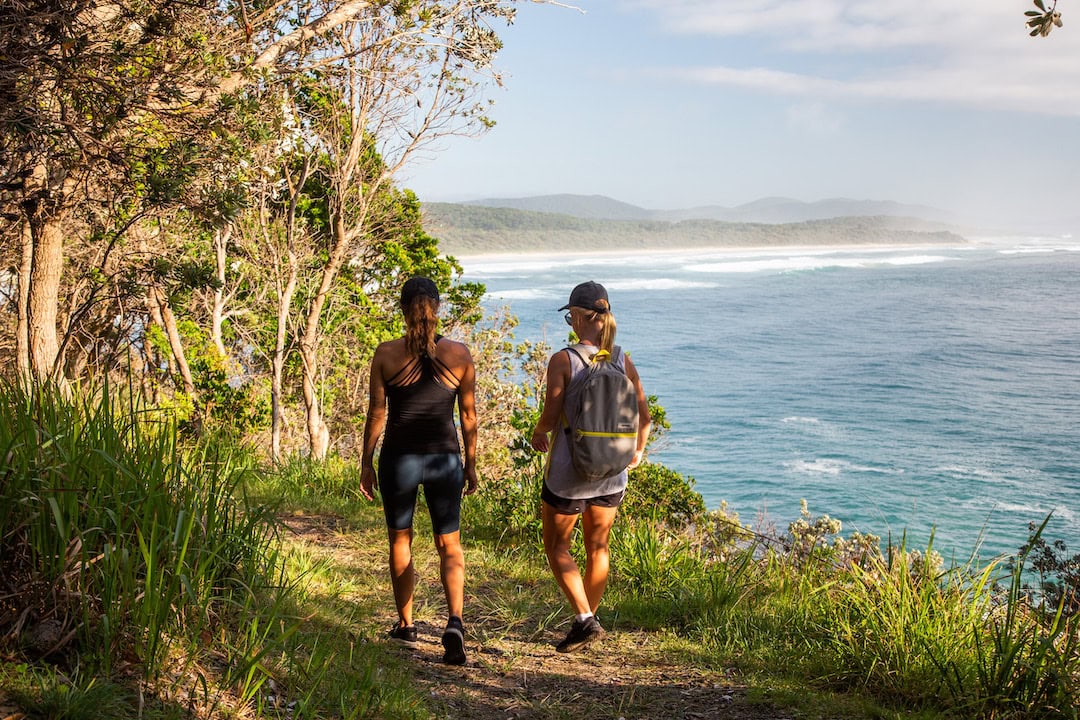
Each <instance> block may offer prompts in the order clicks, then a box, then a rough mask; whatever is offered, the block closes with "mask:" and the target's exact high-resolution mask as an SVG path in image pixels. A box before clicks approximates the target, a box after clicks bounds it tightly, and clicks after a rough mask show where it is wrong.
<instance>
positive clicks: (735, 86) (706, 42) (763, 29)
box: [402, 0, 1080, 232]
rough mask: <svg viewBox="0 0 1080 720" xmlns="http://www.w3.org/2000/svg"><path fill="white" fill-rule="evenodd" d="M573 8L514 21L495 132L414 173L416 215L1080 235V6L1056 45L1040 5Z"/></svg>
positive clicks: (655, 0) (847, 1) (829, 2)
mask: <svg viewBox="0 0 1080 720" xmlns="http://www.w3.org/2000/svg"><path fill="white" fill-rule="evenodd" d="M576 7H577V8H579V9H574V8H571V7H559V6H554V5H550V4H549V5H539V4H534V3H530V2H525V3H523V4H522V5H521V6H520V8H519V12H518V17H517V20H516V21H515V23H514V25H513V26H511V27H509V28H507V29H505V30H504V31H503V32H502V37H503V39H504V42H505V48H504V50H503V51H502V52H501V53H500V55H499V57H498V61H497V66H498V70H499V71H500V72H501V73H502V75H503V80H504V87H503V88H493V89H492V90H491V92H490V93H489V96H490V97H491V98H493V99H494V100H495V102H496V104H495V107H494V110H493V113H492V116H493V118H494V119H495V121H496V122H497V125H496V126H495V128H493V129H492V130H490V131H489V132H487V133H485V134H484V135H482V136H480V137H477V138H455V139H452V140H447V141H444V142H443V143H442V144H441V146H440V147H439V148H438V150H437V151H436V152H433V153H429V154H428V155H429V157H427V158H425V159H423V160H422V161H418V162H415V163H413V165H411V166H410V167H409V168H408V170H407V172H406V173H405V175H404V177H403V178H402V180H403V182H404V184H405V185H406V186H408V187H410V188H412V189H413V190H415V191H416V192H417V194H418V195H419V196H420V199H421V200H422V201H460V200H469V199H478V198H485V197H522V196H528V195H545V194H552V193H579V194H590V195H591V194H599V195H607V196H609V197H613V198H616V199H618V200H622V201H625V202H629V203H633V204H635V205H639V206H642V207H646V208H652V209H662V208H664V209H672V208H686V207H693V206H699V205H710V204H718V205H726V206H734V205H739V204H742V203H746V202H750V201H752V200H756V199H758V198H761V197H766V196H785V197H792V198H796V199H799V200H804V201H808V202H809V201H814V200H821V199H826V198H833V197H848V198H854V199H870V200H894V201H897V202H904V203H915V204H924V205H931V206H934V207H938V208H943V209H947V210H953V211H956V212H958V213H960V214H961V215H962V217H963V218H965V219H967V220H969V221H977V222H984V223H1003V222H1006V221H1011V222H1014V223H1015V222H1017V221H1019V222H1020V223H1021V224H1022V225H1024V226H1028V225H1030V227H1031V228H1032V229H1033V230H1034V229H1039V228H1043V227H1046V221H1048V220H1052V221H1054V222H1053V223H1052V225H1053V227H1055V228H1056V229H1058V230H1061V229H1072V228H1074V227H1075V229H1076V230H1077V231H1078V232H1080V221H1077V220H1076V219H1077V218H1080V0H1061V5H1060V6H1059V9H1060V10H1061V11H1062V16H1063V20H1064V23H1065V24H1064V27H1063V28H1059V29H1055V30H1054V32H1052V33H1051V35H1050V36H1049V37H1048V38H1031V37H1028V34H1027V30H1026V28H1025V27H1024V20H1025V18H1024V15H1023V13H1024V11H1025V10H1028V9H1031V8H1032V5H1031V4H1030V1H1029V0H1028V1H1027V2H1025V1H1024V0H958V2H954V3H940V2H927V1H926V0H870V1H869V2H867V1H866V0H864V1H863V2H855V1H853V0H711V1H710V0H622V1H617V0H595V1H588V0H583V1H582V2H578V3H576ZM1024 218H1028V220H1023V219H1024Z"/></svg>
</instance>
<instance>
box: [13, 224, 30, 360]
mask: <svg viewBox="0 0 1080 720" xmlns="http://www.w3.org/2000/svg"><path fill="white" fill-rule="evenodd" d="M20 232H21V245H22V259H21V260H20V261H19V304H18V310H19V321H18V325H17V326H16V331H15V333H16V334H15V369H16V371H17V372H18V374H19V379H20V380H22V381H29V380H31V379H32V378H33V367H32V365H31V363H30V315H29V308H30V304H29V300H30V271H31V270H32V269H33V267H34V239H33V236H32V235H31V233H30V224H29V223H27V222H23V224H22V227H21V228H20Z"/></svg>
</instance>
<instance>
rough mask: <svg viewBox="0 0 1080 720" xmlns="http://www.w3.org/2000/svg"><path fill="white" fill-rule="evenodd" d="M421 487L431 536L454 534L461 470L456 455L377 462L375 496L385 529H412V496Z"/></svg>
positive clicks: (458, 516)
mask: <svg viewBox="0 0 1080 720" xmlns="http://www.w3.org/2000/svg"><path fill="white" fill-rule="evenodd" d="M421 485H423V486H424V500H426V501H427V506H428V513H429V514H430V515H431V528H432V530H434V531H435V534H436V535H447V534H449V533H452V532H455V531H456V530H458V529H459V528H460V527H461V491H462V489H463V488H464V487H465V469H464V468H463V467H462V466H461V456H460V455H458V454H457V453H438V454H432V455H398V456H396V457H388V458H379V493H381V494H382V505H383V514H384V515H385V516H386V526H387V527H389V528H390V529H391V530H408V529H409V528H411V527H412V523H413V512H414V511H415V510H416V494H417V490H418V489H419V488H420V486H421Z"/></svg>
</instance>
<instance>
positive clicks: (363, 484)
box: [360, 467, 376, 500]
mask: <svg viewBox="0 0 1080 720" xmlns="http://www.w3.org/2000/svg"><path fill="white" fill-rule="evenodd" d="M375 479H376V478H375V468H373V467H366V468H364V469H363V470H361V471H360V494H361V495H363V496H364V497H366V498H367V499H368V500H374V499H375Z"/></svg>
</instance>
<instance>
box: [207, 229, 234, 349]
mask: <svg viewBox="0 0 1080 720" xmlns="http://www.w3.org/2000/svg"><path fill="white" fill-rule="evenodd" d="M231 235H232V227H231V226H229V227H227V228H225V229H224V230H221V229H219V230H217V232H215V233H214V258H215V260H216V269H217V281H218V287H217V289H215V290H214V307H213V309H212V310H211V313H210V338H211V340H213V342H214V347H216V348H217V349H218V352H219V353H221V359H222V360H224V359H225V358H227V357H228V353H226V352H225V339H224V337H223V335H222V330H221V326H222V322H223V318H224V317H225V264H226V261H227V260H228V253H227V252H226V250H227V249H228V246H229V237H230V236H231Z"/></svg>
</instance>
